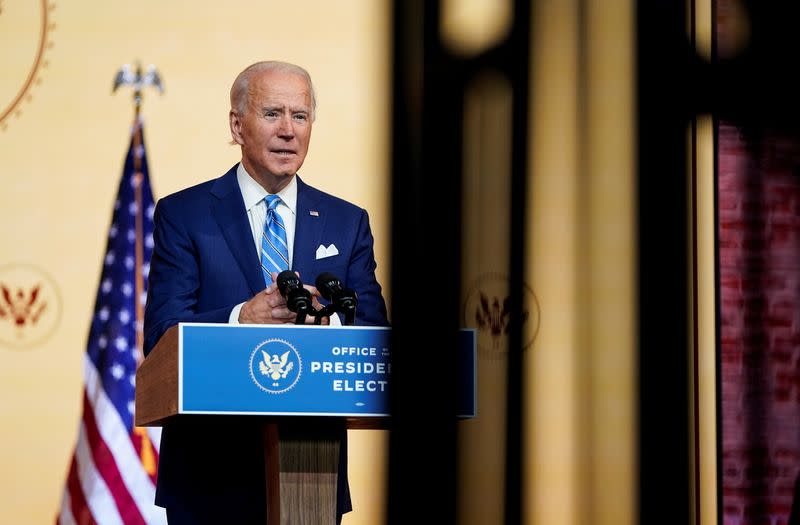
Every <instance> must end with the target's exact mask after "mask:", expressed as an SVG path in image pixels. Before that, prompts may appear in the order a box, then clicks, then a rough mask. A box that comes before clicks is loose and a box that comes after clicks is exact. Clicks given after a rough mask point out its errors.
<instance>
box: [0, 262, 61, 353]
mask: <svg viewBox="0 0 800 525" xmlns="http://www.w3.org/2000/svg"><path fill="white" fill-rule="evenodd" d="M60 319H61V297H60V295H59V293H58V288H57V286H56V284H55V282H54V281H53V279H52V278H50V276H49V275H47V274H46V273H45V272H44V271H43V270H42V269H40V268H38V267H36V266H33V265H31V264H9V265H6V266H0V347H3V348H11V349H26V348H32V347H34V346H36V345H38V344H41V343H43V342H44V341H46V340H47V339H48V338H49V337H50V336H51V335H52V334H53V332H54V331H55V329H56V327H57V326H58V322H59V321H60Z"/></svg>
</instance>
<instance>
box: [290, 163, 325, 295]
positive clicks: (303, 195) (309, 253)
mask: <svg viewBox="0 0 800 525" xmlns="http://www.w3.org/2000/svg"><path fill="white" fill-rule="evenodd" d="M312 212H314V214H312ZM325 215H326V214H325V210H322V209H319V194H318V193H317V192H316V191H315V190H314V189H313V188H311V187H310V186H308V185H307V184H306V183H304V182H303V181H302V180H300V177H297V222H296V225H295V230H294V253H293V255H292V269H293V270H296V271H299V272H300V278H301V280H302V281H303V282H309V283H311V282H313V281H309V280H308V279H313V278H314V276H313V275H305V274H304V273H303V272H305V271H307V269H309V268H311V267H312V266H313V264H314V261H315V259H316V253H317V251H316V250H317V246H319V244H320V239H322V230H323V227H324V226H325V220H326V216H325Z"/></svg>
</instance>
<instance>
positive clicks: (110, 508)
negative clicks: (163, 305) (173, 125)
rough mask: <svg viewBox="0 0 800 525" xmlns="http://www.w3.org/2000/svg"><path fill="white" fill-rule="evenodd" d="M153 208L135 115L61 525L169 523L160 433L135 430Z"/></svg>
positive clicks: (93, 326)
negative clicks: (162, 491) (159, 480)
mask: <svg viewBox="0 0 800 525" xmlns="http://www.w3.org/2000/svg"><path fill="white" fill-rule="evenodd" d="M153 209H154V204H153V194H152V192H151V190H150V182H149V175H148V169H147V158H146V156H145V150H144V140H143V138H142V123H141V120H140V119H139V118H138V116H137V118H136V120H135V123H134V126H133V130H132V135H131V142H130V147H129V149H128V154H127V157H126V159H125V169H124V171H123V173H122V180H121V181H120V184H119V190H118V193H117V200H116V202H115V204H114V213H113V217H112V222H111V227H110V229H109V231H108V244H107V247H106V252H105V257H104V260H103V270H102V272H101V276H100V286H99V289H98V290H97V299H96V301H95V307H94V315H93V316H92V323H91V329H90V330H89V340H88V343H87V350H86V355H85V356H84V360H83V361H84V362H83V369H84V390H83V414H82V417H81V420H80V424H79V427H78V442H77V445H76V446H75V453H74V455H73V457H72V464H71V465H70V468H69V474H68V475H67V480H66V484H65V485H66V486H65V487H64V495H63V497H62V500H61V508H60V509H59V511H58V516H57V518H56V523H57V524H63V525H67V524H79V525H88V524H95V523H96V524H100V525H106V524H109V525H111V524H125V525H133V524H156V523H166V515H165V513H164V509H162V508H159V507H156V506H155V505H154V499H155V482H156V469H157V465H158V448H159V443H160V441H161V429H160V428H152V427H150V428H141V427H135V426H134V425H133V421H134V417H133V412H134V387H135V377H136V367H137V365H138V364H139V362H140V361H141V359H142V357H141V356H142V336H141V330H142V310H143V306H144V301H145V297H146V293H147V274H148V271H149V267H150V256H151V253H152V249H153Z"/></svg>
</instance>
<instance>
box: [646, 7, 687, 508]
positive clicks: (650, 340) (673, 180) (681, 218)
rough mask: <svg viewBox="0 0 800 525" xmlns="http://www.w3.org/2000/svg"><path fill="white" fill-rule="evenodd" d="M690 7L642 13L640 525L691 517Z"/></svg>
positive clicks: (649, 10)
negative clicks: (688, 12)
mask: <svg viewBox="0 0 800 525" xmlns="http://www.w3.org/2000/svg"><path fill="white" fill-rule="evenodd" d="M686 7H687V6H686V3H685V2H673V1H669V0H666V1H648V2H640V3H638V11H637V70H638V78H637V84H638V85H637V88H638V89H637V95H638V141H639V143H638V155H639V159H638V183H639V189H638V197H639V210H638V217H639V232H638V242H639V272H640V273H639V304H640V307H639V329H640V337H639V401H640V406H639V425H640V428H639V477H640V479H639V483H638V486H639V502H640V507H639V509H640V510H639V513H640V516H639V522H640V523H690V516H691V503H690V487H689V483H690V479H691V478H690V464H691V463H690V450H689V421H690V420H689V417H690V413H689V406H690V405H689V382H688V380H689V374H690V370H691V368H690V353H689V347H688V345H689V341H690V339H689V310H688V307H689V295H688V294H689V282H690V280H689V274H688V262H689V261H688V251H687V250H688V247H689V244H688V218H689V215H688V209H687V203H688V197H689V195H690V194H689V191H688V189H689V188H688V183H689V178H688V176H687V157H686V149H687V139H686V137H687V125H688V123H689V118H690V116H691V113H690V109H689V101H688V97H687V93H688V89H690V88H691V86H689V85H687V83H688V82H689V78H688V72H689V67H688V64H689V63H690V58H689V57H690V56H691V54H690V48H689V42H688V40H687V35H686V20H687V18H686Z"/></svg>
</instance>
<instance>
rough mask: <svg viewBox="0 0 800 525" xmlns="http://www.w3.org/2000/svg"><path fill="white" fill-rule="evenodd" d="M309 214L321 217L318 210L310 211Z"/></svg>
mask: <svg viewBox="0 0 800 525" xmlns="http://www.w3.org/2000/svg"><path fill="white" fill-rule="evenodd" d="M308 214H309V215H311V216H312V217H319V212H318V211H317V210H310V211H309V212H308Z"/></svg>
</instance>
